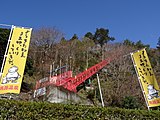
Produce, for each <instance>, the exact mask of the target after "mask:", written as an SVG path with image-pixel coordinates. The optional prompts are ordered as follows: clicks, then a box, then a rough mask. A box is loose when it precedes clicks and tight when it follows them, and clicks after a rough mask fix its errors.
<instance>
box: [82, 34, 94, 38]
mask: <svg viewBox="0 0 160 120" xmlns="http://www.w3.org/2000/svg"><path fill="white" fill-rule="evenodd" d="M84 37H87V38H89V39H93V37H94V35H93V34H92V33H91V32H87V33H86V34H85V35H84Z"/></svg>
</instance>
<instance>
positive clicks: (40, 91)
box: [34, 87, 46, 97]
mask: <svg viewBox="0 0 160 120" xmlns="http://www.w3.org/2000/svg"><path fill="white" fill-rule="evenodd" d="M45 94H46V88H45V87H43V88H39V89H37V90H35V91H34V97H38V96H42V95H45Z"/></svg>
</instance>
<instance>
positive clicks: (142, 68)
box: [131, 49, 160, 107]
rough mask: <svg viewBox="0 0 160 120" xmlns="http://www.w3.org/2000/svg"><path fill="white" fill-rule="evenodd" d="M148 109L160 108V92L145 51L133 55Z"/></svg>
mask: <svg viewBox="0 0 160 120" xmlns="http://www.w3.org/2000/svg"><path fill="white" fill-rule="evenodd" d="M131 57H132V60H133V63H134V66H135V69H136V72H137V76H138V80H139V82H140V85H141V88H142V90H143V93H144V97H145V99H146V103H147V106H148V107H156V106H160V92H159V86H158V83H157V80H156V78H155V75H154V73H153V69H152V67H151V64H150V61H149V59H148V55H147V52H146V50H145V49H142V50H139V51H137V52H135V53H132V54H131Z"/></svg>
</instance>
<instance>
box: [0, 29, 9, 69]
mask: <svg viewBox="0 0 160 120" xmlns="http://www.w3.org/2000/svg"><path fill="white" fill-rule="evenodd" d="M9 33H10V30H9V29H4V28H0V68H1V65H2V61H3V56H4V54H5V50H6V46H7V42H8V39H9Z"/></svg>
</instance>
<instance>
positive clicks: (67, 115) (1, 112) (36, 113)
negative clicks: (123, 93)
mask: <svg viewBox="0 0 160 120" xmlns="http://www.w3.org/2000/svg"><path fill="white" fill-rule="evenodd" d="M0 119H3V120H62V119H63V120H73V119H75V120H94V119H96V120H97V119H100V120H116V119H118V120H119V119H122V120H124V119H127V120H128V119H156V120H157V119H160V114H159V111H156V110H153V111H147V110H133V109H132V110H131V109H130V110H129V109H121V108H106V107H105V108H102V107H93V106H83V105H69V104H51V103H47V102H24V101H14V100H0Z"/></svg>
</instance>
